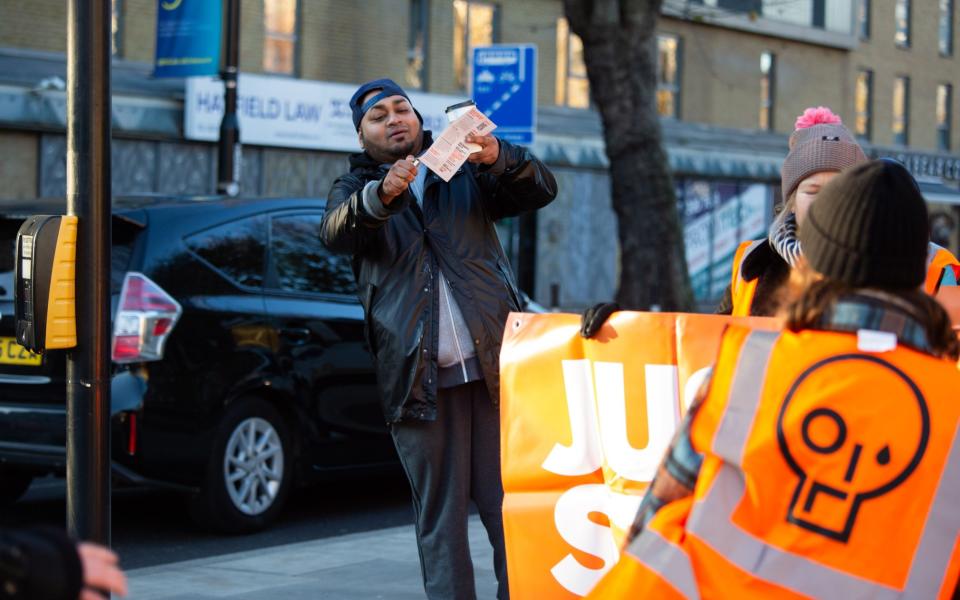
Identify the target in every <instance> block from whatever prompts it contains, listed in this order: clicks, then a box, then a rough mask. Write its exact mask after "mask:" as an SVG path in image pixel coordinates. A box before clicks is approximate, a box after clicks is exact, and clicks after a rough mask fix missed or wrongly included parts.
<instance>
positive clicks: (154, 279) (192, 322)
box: [0, 197, 396, 531]
mask: <svg viewBox="0 0 960 600" xmlns="http://www.w3.org/2000/svg"><path fill="white" fill-rule="evenodd" d="M324 204H325V202H324V201H323V200H322V199H315V198H313V199H311V198H306V199H286V198H283V199H279V198H267V199H262V198H261V199H224V198H161V197H145V198H124V199H116V200H115V201H114V214H113V226H112V231H113V233H112V235H113V245H112V248H113V253H112V257H113V259H112V260H113V264H112V282H111V285H112V297H113V340H112V344H113V378H112V388H111V389H112V420H111V426H112V431H111V444H112V455H113V465H112V466H113V473H114V477H115V478H116V479H119V480H120V481H129V482H133V483H136V484H148V485H157V486H165V487H170V488H175V489H179V490H182V491H184V492H188V493H190V494H191V497H192V507H193V511H192V512H193V513H194V515H195V516H196V517H197V518H198V520H200V521H201V522H203V523H206V524H209V525H212V526H214V527H216V528H219V529H222V530H226V531H250V530H255V529H258V528H261V527H263V526H265V525H266V524H267V523H269V522H270V521H271V520H272V519H273V518H274V517H275V516H276V515H277V513H278V512H279V511H280V509H281V507H282V506H283V504H284V501H285V499H286V498H287V496H288V494H289V493H290V491H291V489H292V488H293V487H294V486H295V485H296V484H298V483H301V482H308V481H310V480H312V479H314V478H315V477H318V476H322V475H323V474H324V473H330V472H334V471H337V470H341V469H344V468H350V469H351V470H353V469H356V468H357V467H379V466H383V465H386V464H390V463H395V462H396V453H395V451H394V448H393V445H392V443H391V440H390V437H389V434H388V431H387V428H386V426H385V424H384V419H383V414H382V412H381V409H380V403H379V399H378V394H377V388H376V382H375V376H374V371H373V363H372V359H371V355H370V353H369V351H368V347H367V344H366V343H365V341H364V319H363V310H362V308H361V306H360V304H359V302H358V301H357V298H356V296H355V294H354V285H355V284H354V280H353V274H352V272H351V269H350V260H349V258H348V257H343V256H336V255H332V254H330V253H329V252H328V251H327V250H326V249H325V248H324V247H323V246H322V245H321V242H320V235H319V231H320V221H321V218H322V216H323V208H324ZM64 206H65V204H64V202H63V200H59V201H50V202H46V201H41V202H31V203H30V204H29V205H24V206H9V205H7V206H3V207H0V315H2V318H0V350H2V352H0V501H8V502H9V501H13V500H16V499H17V498H18V497H19V496H21V495H22V494H23V493H24V491H25V490H26V489H27V487H28V486H29V484H30V481H31V479H32V478H34V477H37V476H38V475H43V474H46V473H51V472H53V473H62V472H63V471H64V468H65V462H66V459H65V450H64V448H65V438H66V426H65V423H66V421H65V400H64V397H65V383H64V375H65V352H63V351H50V352H47V353H45V354H44V355H43V356H39V355H31V354H30V353H29V352H27V351H26V350H24V349H23V348H21V347H20V346H18V345H17V344H16V340H15V338H14V318H13V313H14V311H13V248H14V239H15V236H16V232H17V229H18V228H19V226H20V224H21V223H22V221H23V220H24V219H25V218H26V217H27V216H29V215H32V214H59V213H62V212H63V210H64ZM79 277H83V274H82V273H80V274H79Z"/></svg>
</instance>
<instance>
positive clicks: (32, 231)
mask: <svg viewBox="0 0 960 600" xmlns="http://www.w3.org/2000/svg"><path fill="white" fill-rule="evenodd" d="M15 274H16V284H15V285H14V292H13V301H14V310H15V313H16V314H15V318H16V326H17V329H16V331H17V342H18V343H19V344H20V345H21V346H23V347H25V348H27V349H28V350H32V351H33V352H42V351H44V350H57V349H63V348H73V347H75V346H76V345H77V313H76V289H77V285H76V281H77V217H75V216H66V215H35V216H32V217H30V218H29V219H27V220H26V221H25V222H24V223H23V225H21V226H20V230H19V231H18V232H17V258H16V267H15Z"/></svg>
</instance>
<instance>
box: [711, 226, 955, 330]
mask: <svg viewBox="0 0 960 600" xmlns="http://www.w3.org/2000/svg"><path fill="white" fill-rule="evenodd" d="M766 242H767V240H765V239H764V240H754V241H752V242H742V243H741V244H740V245H739V246H738V247H737V251H736V252H735V253H734V255H733V269H731V272H730V298H731V300H732V302H733V312H732V315H733V316H734V317H749V316H750V309H751V307H752V306H753V297H754V295H755V294H756V292H757V282H758V280H757V279H753V280H751V281H747V280H746V279H744V278H743V274H742V273H741V270H742V269H743V261H744V259H745V258H746V257H747V255H749V254H750V253H751V252H753V250H754V248H756V247H757V246H759V245H760V244H764V243H766ZM949 265H958V266H960V261H958V260H957V258H956V257H955V256H954V255H953V253H951V252H950V251H949V250H947V249H946V248H944V247H942V246H938V245H936V244H934V243H933V242H930V244H929V246H928V249H927V278H926V280H925V281H924V284H923V288H924V289H925V290H926V292H927V293H928V294H930V295H931V296H932V295H933V294H935V293H936V291H937V284H938V283H939V282H940V276H941V275H942V274H943V270H944V269H945V268H946V267H947V266H949Z"/></svg>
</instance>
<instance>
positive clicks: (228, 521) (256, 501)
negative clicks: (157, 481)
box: [193, 398, 293, 533]
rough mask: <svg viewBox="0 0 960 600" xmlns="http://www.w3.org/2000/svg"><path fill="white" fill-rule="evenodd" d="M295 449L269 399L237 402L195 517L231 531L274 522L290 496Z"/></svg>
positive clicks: (223, 425)
mask: <svg viewBox="0 0 960 600" xmlns="http://www.w3.org/2000/svg"><path fill="white" fill-rule="evenodd" d="M291 448H292V446H291V443H290V435H289V429H288V427H287V425H286V423H285V422H284V420H283V417H282V416H281V415H280V413H279V412H278V411H277V409H276V408H274V407H273V406H272V405H271V404H270V403H268V402H266V401H264V400H261V399H259V398H246V399H243V400H240V401H238V402H237V403H235V404H234V405H233V406H231V407H230V408H229V409H228V410H227V412H226V414H225V415H224V418H223V419H222V420H221V422H220V426H219V427H218V429H217V433H216V436H215V438H214V452H213V453H212V455H211V457H210V461H209V464H208V465H207V474H206V481H205V482H204V485H203V488H202V489H201V493H200V495H199V496H198V497H197V498H196V500H195V503H194V507H193V508H194V510H193V513H194V517H195V519H197V521H198V522H199V523H200V524H201V525H203V526H207V527H211V528H213V529H217V530H220V531H226V532H230V533H246V532H251V531H257V530H259V529H263V528H264V527H266V526H267V525H269V524H270V523H271V522H272V521H273V520H274V519H275V518H276V516H277V515H278V514H279V513H280V511H281V510H282V508H283V505H284V503H285V502H286V499H287V496H288V495H289V491H290V486H291V483H292V482H291V478H292V476H293V469H292V468H291V466H292V465H291V463H292V460H293V457H292V455H291Z"/></svg>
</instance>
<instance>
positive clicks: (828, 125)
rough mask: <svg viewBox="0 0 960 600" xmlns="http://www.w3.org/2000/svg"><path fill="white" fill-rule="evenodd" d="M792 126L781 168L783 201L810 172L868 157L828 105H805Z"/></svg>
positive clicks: (843, 167) (834, 168)
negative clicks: (810, 106)
mask: <svg viewBox="0 0 960 600" xmlns="http://www.w3.org/2000/svg"><path fill="white" fill-rule="evenodd" d="M795 127H796V130H795V131H794V132H793V134H791V135H790V152H789V153H788V154H787V158H785V159H784V161H783V167H782V168H781V169H780V188H781V191H782V193H783V201H784V202H786V201H787V199H788V198H790V194H792V193H793V192H794V191H795V190H796V189H797V186H799V185H800V182H801V181H803V180H804V179H806V178H807V177H809V176H810V175H813V174H814V173H819V172H820V171H845V170H846V169H849V168H850V167H853V166H856V165H858V164H860V163H865V162H867V160H868V159H867V156H866V154H864V153H863V149H862V148H861V147H860V144H858V143H857V140H856V138H854V137H853V134H852V133H850V130H849V129H847V128H846V127H844V126H843V123H842V122H841V120H840V117H838V116H837V115H835V114H833V112H832V111H831V110H830V109H829V108H826V107H823V106H818V107H817V108H808V109H807V110H805V111H804V112H803V114H802V115H800V116H799V117H797V122H796V125H795Z"/></svg>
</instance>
